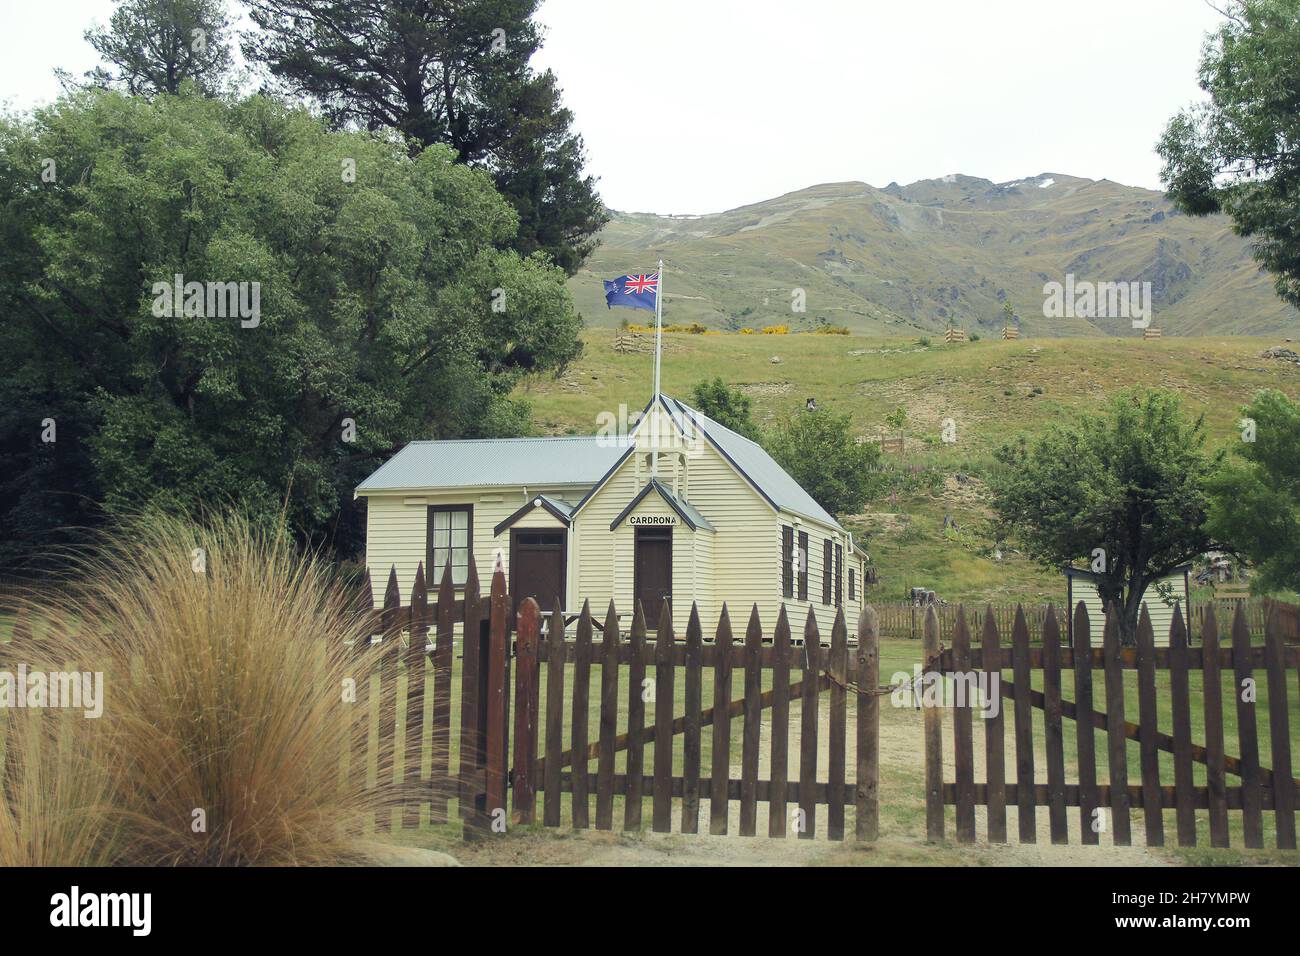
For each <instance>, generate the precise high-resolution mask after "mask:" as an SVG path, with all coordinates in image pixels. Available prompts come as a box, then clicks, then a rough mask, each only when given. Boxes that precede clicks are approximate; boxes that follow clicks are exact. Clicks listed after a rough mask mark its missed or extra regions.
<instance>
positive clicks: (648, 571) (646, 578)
mask: <svg viewBox="0 0 1300 956" xmlns="http://www.w3.org/2000/svg"><path fill="white" fill-rule="evenodd" d="M633 570H634V574H633V577H634V582H633V587H634V589H635V591H636V599H637V600H638V601H640V602H641V608H642V610H643V611H644V612H645V623H646V627H647V628H649V629H650V630H657V629H658V627H659V612H660V611H661V610H662V608H663V603H664V598H670V597H672V593H673V529H672V528H637V529H636V562H635V564H634V568H633Z"/></svg>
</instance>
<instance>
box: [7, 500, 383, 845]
mask: <svg viewBox="0 0 1300 956" xmlns="http://www.w3.org/2000/svg"><path fill="white" fill-rule="evenodd" d="M195 549H202V552H201V554H202V569H201V570H196V563H195V562H196V560H197V558H196V555H197V554H199V552H196V551H195ZM67 581H68V584H67V585H66V586H64V587H62V588H60V589H58V591H57V592H56V593H53V594H48V595H35V596H32V598H31V599H30V605H29V613H30V616H31V618H32V619H33V620H34V621H37V622H39V624H38V626H37V627H36V635H35V636H34V637H32V638H30V639H27V640H25V641H21V642H15V646H13V647H11V648H10V654H9V655H8V656H9V658H10V659H11V660H13V661H16V660H19V659H21V660H23V661H26V662H27V663H28V666H29V668H49V669H67V668H68V666H69V665H70V666H71V668H72V669H75V670H82V671H103V672H104V674H105V679H104V688H105V690H104V696H105V703H104V710H103V716H102V717H100V718H98V719H85V718H83V717H82V716H81V715H80V714H79V713H78V714H76V715H75V717H73V716H72V714H70V713H69V712H58V713H55V712H47V713H46V716H45V717H44V718H43V719H42V720H38V721H35V722H34V723H33V724H32V725H31V726H28V727H24V725H23V722H22V721H16V720H14V719H13V715H17V714H18V713H20V712H17V711H15V712H13V715H11V719H10V720H9V721H8V723H9V724H10V727H11V731H10V746H9V748H8V751H9V753H10V754H21V755H22V759H20V760H10V761H9V762H8V764H7V767H6V772H7V774H8V781H7V782H8V783H9V785H8V786H7V787H5V789H4V795H3V797H0V801H3V807H2V808H0V865H5V864H9V865H14V864H18V865H21V864H24V863H35V864H42V863H45V864H62V865H95V864H100V863H112V864H118V865H126V864H138V865H187V864H196V865H243V864H248V865H316V864H332V863H346V862H351V861H353V860H356V859H359V858H360V857H361V855H362V854H363V853H364V850H363V849H362V848H361V839H362V838H363V831H364V827H365V825H366V822H367V821H369V820H373V819H374V817H375V815H376V812H382V811H383V810H384V809H385V808H386V807H388V806H392V805H395V804H396V803H397V802H398V801H399V799H400V793H398V792H397V791H396V790H395V789H394V788H392V787H380V788H375V789H370V790H367V789H366V788H365V774H364V773H356V772H354V773H351V774H349V775H347V777H343V776H341V775H340V773H339V770H340V758H341V755H342V754H343V753H345V752H347V751H348V750H349V749H350V748H351V747H352V745H353V736H354V734H358V733H363V732H364V730H363V728H364V727H365V724H366V722H365V721H364V720H357V719H354V718H355V717H356V715H355V714H354V713H353V712H352V705H351V704H350V703H348V702H347V701H346V700H345V694H344V687H345V681H347V680H348V679H349V678H351V677H352V676H353V675H354V674H359V673H361V672H362V670H361V669H360V668H359V667H358V666H357V665H358V658H357V655H356V654H355V652H353V651H352V650H351V649H349V648H348V647H347V646H345V641H350V640H352V639H354V638H356V637H358V636H361V635H364V634H368V633H369V630H370V628H369V621H368V619H367V615H366V613H365V609H363V608H361V607H358V606H356V605H355V604H352V603H350V602H349V600H348V598H347V597H346V596H345V594H344V592H343V591H342V590H340V589H339V588H338V587H337V585H336V584H335V583H334V581H333V579H332V576H331V573H330V569H329V567H328V565H327V564H326V563H325V562H324V561H322V560H319V559H318V558H317V557H315V556H313V555H303V554H301V553H300V552H299V551H298V550H297V549H296V548H295V547H294V546H293V544H292V542H290V541H288V540H287V539H286V538H285V537H284V536H282V535H281V534H279V532H278V531H277V530H275V529H272V530H269V531H266V530H260V529H256V528H254V527H252V526H250V524H249V523H248V522H247V521H245V520H243V519H242V518H239V517H236V516H233V515H229V514H221V515H217V516H210V517H208V518H205V520H204V521H203V522H202V523H199V522H194V521H190V520H187V519H185V518H181V517H172V516H163V515H158V514H153V515H150V516H148V517H145V518H142V519H139V520H136V521H133V522H131V523H130V524H129V525H128V526H126V527H124V528H122V529H120V530H119V531H117V532H116V533H114V534H113V535H112V536H111V537H109V538H108V539H107V540H106V541H105V542H104V544H103V547H101V548H99V549H97V551H96V552H95V554H94V555H93V556H89V557H85V558H83V559H81V560H80V561H79V562H78V563H77V565H76V567H75V570H74V571H73V572H72V573H71V574H70V575H68V576H67ZM22 644H26V645H27V646H26V647H23V646H21V645H22ZM73 713H75V712H73ZM36 724H42V725H43V727H44V729H43V731H42V732H37V730H36ZM52 728H57V732H56V731H55V730H54V729H52ZM381 731H382V732H385V733H391V732H392V727H391V721H390V725H389V726H388V727H386V728H381ZM391 778H392V771H391V767H388V768H384V767H380V768H379V775H378V779H379V780H391Z"/></svg>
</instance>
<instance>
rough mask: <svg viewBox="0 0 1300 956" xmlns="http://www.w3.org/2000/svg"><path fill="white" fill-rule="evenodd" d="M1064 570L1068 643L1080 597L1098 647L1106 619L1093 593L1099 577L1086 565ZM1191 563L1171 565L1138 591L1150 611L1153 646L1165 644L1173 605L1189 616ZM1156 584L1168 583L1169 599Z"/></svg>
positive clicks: (1072, 639) (1099, 601)
mask: <svg viewBox="0 0 1300 956" xmlns="http://www.w3.org/2000/svg"><path fill="white" fill-rule="evenodd" d="M1064 573H1065V594H1066V598H1065V603H1066V607H1067V608H1069V613H1068V614H1067V615H1066V620H1067V621H1068V622H1069V624H1068V629H1069V635H1070V646H1071V647H1073V646H1074V608H1075V606H1076V605H1077V604H1078V603H1079V602H1080V601H1082V602H1083V604H1084V607H1086V608H1087V609H1088V623H1089V630H1090V631H1091V637H1092V646H1093V647H1101V629H1102V624H1103V623H1104V622H1105V620H1106V611H1105V608H1104V607H1103V606H1102V603H1101V595H1100V594H1098V593H1097V584H1096V581H1097V578H1098V577H1100V575H1098V574H1097V573H1096V572H1094V571H1090V570H1088V569H1087V568H1074V567H1067V568H1065V569H1064ZM1191 574H1192V566H1191V565H1190V564H1184V565H1183V566H1182V567H1178V568H1174V570H1172V571H1170V572H1169V573H1168V574H1166V575H1165V576H1164V577H1162V578H1160V579H1159V581H1157V582H1155V583H1154V584H1152V585H1150V586H1148V587H1147V590H1146V593H1145V594H1143V595H1142V600H1143V601H1145V602H1146V604H1147V613H1148V614H1150V615H1151V630H1152V631H1153V632H1154V634H1155V639H1156V647H1168V646H1169V627H1170V625H1171V624H1173V622H1174V606H1175V605H1181V606H1182V609H1183V620H1184V621H1186V620H1188V619H1189V618H1190V616H1191V607H1192V587H1191ZM1157 585H1168V586H1169V587H1170V588H1172V591H1173V593H1172V595H1171V597H1170V599H1169V600H1170V603H1166V602H1165V598H1164V597H1162V596H1161V594H1160V592H1159V591H1157V590H1156V587H1157Z"/></svg>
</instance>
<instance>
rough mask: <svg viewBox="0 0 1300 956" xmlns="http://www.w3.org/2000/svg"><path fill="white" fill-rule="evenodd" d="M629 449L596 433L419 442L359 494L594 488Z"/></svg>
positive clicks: (363, 485) (381, 470)
mask: <svg viewBox="0 0 1300 956" xmlns="http://www.w3.org/2000/svg"><path fill="white" fill-rule="evenodd" d="M626 451H627V448H626V446H624V445H620V444H619V443H617V442H616V441H611V440H610V439H608V438H598V437H597V436H595V435H573V436H570V435H562V436H557V437H551V438H484V439H465V440H454V441H413V442H411V443H410V444H409V445H407V446H406V447H405V448H403V449H402V450H401V451H399V452H398V453H397V454H396V455H394V456H393V457H392V458H391V459H389V460H388V461H387V462H385V463H384V464H383V465H382V466H381V467H380V468H379V470H378V471H376V472H375V473H374V474H373V475H371V476H370V477H369V478H367V479H366V480H365V481H363V482H362V483H361V484H360V485H358V486H357V492H358V493H359V494H365V493H366V492H370V491H404V490H408V489H409V490H414V489H421V488H462V487H474V486H480V485H593V484H595V483H596V482H597V481H599V480H600V479H601V477H602V476H603V475H604V474H605V472H607V471H609V469H610V468H611V467H613V465H614V462H616V461H617V460H618V458H619V456H620V455H622V454H623V453H624V452H626Z"/></svg>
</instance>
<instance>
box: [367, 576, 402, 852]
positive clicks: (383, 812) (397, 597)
mask: <svg viewBox="0 0 1300 956" xmlns="http://www.w3.org/2000/svg"><path fill="white" fill-rule="evenodd" d="M406 616H407V610H406V609H404V608H403V607H402V592H401V589H400V588H399V586H398V583H397V565H393V566H392V567H391V568H390V569H389V572H388V584H387V586H386V587H385V588H384V610H383V612H382V613H381V615H380V627H381V632H382V633H381V637H380V641H381V643H380V645H379V656H378V658H377V661H376V663H377V665H378V668H379V741H378V753H377V755H376V757H375V787H376V788H378V789H380V790H384V789H388V788H391V787H392V786H393V785H394V783H395V779H394V774H395V772H396V769H397V741H396V740H395V739H394V738H395V737H396V736H397V661H398V659H399V658H400V657H401V648H400V647H398V641H399V639H400V638H401V634H402V628H403V626H404V625H405V624H406ZM375 824H376V825H377V826H379V827H382V828H383V829H385V830H388V829H391V828H392V825H393V815H392V807H391V801H387V800H380V805H379V808H378V809H376V810H375ZM398 826H399V827H400V824H399V825H398Z"/></svg>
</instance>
